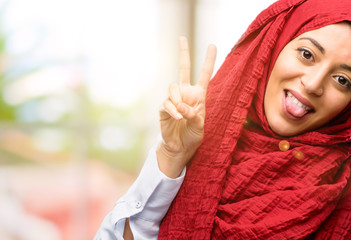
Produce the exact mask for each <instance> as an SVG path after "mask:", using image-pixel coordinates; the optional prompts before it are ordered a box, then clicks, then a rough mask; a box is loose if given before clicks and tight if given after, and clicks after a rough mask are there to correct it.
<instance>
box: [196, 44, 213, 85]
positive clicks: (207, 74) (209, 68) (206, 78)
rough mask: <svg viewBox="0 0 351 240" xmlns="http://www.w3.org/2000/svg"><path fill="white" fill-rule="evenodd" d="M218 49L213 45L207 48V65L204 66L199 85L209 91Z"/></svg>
mask: <svg viewBox="0 0 351 240" xmlns="http://www.w3.org/2000/svg"><path fill="white" fill-rule="evenodd" d="M216 55H217V48H216V46H215V45H213V44H211V45H209V46H208V48H207V52H206V59H205V63H204V65H203V66H202V69H201V73H200V77H199V81H198V85H200V86H201V87H203V88H204V89H205V90H206V89H207V86H208V83H209V82H210V79H211V76H212V73H213V68H214V64H215V61H216Z"/></svg>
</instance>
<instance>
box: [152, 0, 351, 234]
mask: <svg viewBox="0 0 351 240" xmlns="http://www.w3.org/2000/svg"><path fill="white" fill-rule="evenodd" d="M344 20H351V1H350V0H281V1H278V2H276V3H274V4H272V5H271V6H270V7H269V8H267V9H266V10H264V11H263V12H262V13H260V14H259V15H258V17H257V18H256V19H255V20H254V21H253V23H252V24H251V25H250V26H249V28H248V29H247V31H246V32H245V34H244V35H243V36H242V37H241V39H240V40H239V42H238V43H237V44H236V45H235V46H234V47H233V49H232V51H231V52H230V53H229V54H228V56H227V58H226V60H225V61H224V63H223V65H222V66H221V68H220V69H219V71H218V72H217V74H216V75H215V77H214V78H213V79H212V81H211V82H210V86H209V89H208V92H207V100H206V119H205V135H204V139H203V142H202V144H201V146H200V147H199V149H198V151H197V152H196V154H195V155H194V157H193V159H192V161H191V163H190V164H189V166H188V170H187V174H186V176H185V180H184V182H183V185H182V187H181V188H180V190H179V192H178V195H177V197H176V198H175V200H174V201H173V203H172V205H171V207H170V209H169V211H168V213H167V215H166V217H165V218H164V220H163V222H162V224H161V227H160V232H159V239H304V238H310V239H312V238H315V239H333V238H334V239H347V238H348V237H350V236H351V196H350V193H349V192H350V188H351V187H350V183H349V184H348V182H350V181H351V180H350V174H351V162H350V156H351V144H350V142H351V118H350V116H351V111H350V110H349V109H350V106H347V107H346V109H345V110H344V111H343V112H342V113H341V114H339V116H338V117H337V118H335V119H333V120H332V121H331V122H330V123H329V124H327V125H325V126H323V127H321V128H319V129H317V130H314V131H309V132H306V133H303V134H301V135H298V136H293V137H281V136H278V135H276V134H275V133H274V132H273V131H272V130H271V129H270V128H269V125H268V123H267V119H266V117H265V115H264V110H263V99H264V92H265V87H266V84H267V81H268V78H269V74H270V71H271V69H272V67H273V65H274V63H275V60H276V59H277V56H278V55H279V53H280V51H281V50H282V49H283V48H284V46H285V45H286V44H287V43H288V42H290V41H291V40H292V39H294V38H295V37H297V36H298V35H300V34H302V33H304V32H307V31H311V30H314V29H318V28H321V27H323V26H326V25H329V24H333V23H337V22H341V21H344ZM282 150H284V151H282ZM349 239H350V238H349Z"/></svg>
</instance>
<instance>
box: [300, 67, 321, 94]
mask: <svg viewBox="0 0 351 240" xmlns="http://www.w3.org/2000/svg"><path fill="white" fill-rule="evenodd" d="M326 76H327V74H326V73H325V71H323V70H321V69H319V70H318V69H317V70H316V71H311V72H310V73H309V74H305V75H304V76H302V77H301V78H300V79H301V84H302V86H303V87H304V89H305V90H306V92H307V93H308V94H312V95H315V96H318V97H320V96H322V95H323V92H324V80H325V79H326Z"/></svg>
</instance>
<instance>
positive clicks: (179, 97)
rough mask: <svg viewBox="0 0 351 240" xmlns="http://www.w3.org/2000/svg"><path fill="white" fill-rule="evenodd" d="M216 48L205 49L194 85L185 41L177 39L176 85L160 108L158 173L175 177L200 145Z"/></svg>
mask: <svg viewBox="0 0 351 240" xmlns="http://www.w3.org/2000/svg"><path fill="white" fill-rule="evenodd" d="M216 51H217V50H216V47H215V46H214V45H210V46H209V47H208V49H207V54H206V59H205V63H204V65H203V67H202V70H201V73H200V77H199V80H198V82H197V84H196V85H191V83H190V80H191V79H190V70H191V64H190V56H189V47H188V41H187V39H186V38H185V37H179V68H180V69H179V84H175V83H174V84H171V85H170V87H169V92H168V98H167V99H166V101H165V102H164V103H163V104H162V106H161V108H160V124H161V133H162V138H163V142H162V143H160V145H159V148H158V150H157V160H158V164H159V168H160V170H161V171H162V172H163V173H164V174H166V175H167V176H169V177H173V178H176V177H178V176H179V174H180V172H181V171H182V169H183V168H184V167H185V165H186V164H187V162H188V161H189V160H190V158H191V157H192V155H193V154H194V153H195V151H196V149H197V148H198V147H199V146H200V144H201V141H202V138H203V134H204V121H205V101H206V91H207V87H208V84H209V81H210V79H211V76H212V73H213V67H214V63H215V59H216Z"/></svg>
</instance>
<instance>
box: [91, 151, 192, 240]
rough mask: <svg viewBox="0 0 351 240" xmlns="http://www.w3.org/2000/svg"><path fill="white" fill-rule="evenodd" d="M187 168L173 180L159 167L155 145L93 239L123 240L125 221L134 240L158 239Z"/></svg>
mask: <svg viewBox="0 0 351 240" xmlns="http://www.w3.org/2000/svg"><path fill="white" fill-rule="evenodd" d="M185 172H186V169H185V168H184V170H183V171H182V173H181V175H180V176H179V177H178V178H176V179H172V178H169V177H167V176H166V175H164V174H163V173H162V172H161V171H160V170H159V168H158V163H157V156H156V146H154V147H152V149H151V150H150V152H149V155H148V157H147V159H146V161H145V163H144V166H143V168H142V169H141V172H140V174H139V176H138V178H137V179H136V181H135V182H134V183H133V185H132V186H131V187H130V189H129V190H128V191H127V193H126V194H125V195H124V196H122V197H121V198H120V199H119V200H118V201H117V203H116V205H115V207H114V208H113V210H112V211H111V212H109V213H108V214H107V216H106V217H105V219H104V221H103V222H102V224H101V226H100V228H99V230H98V232H97V233H96V236H95V238H94V240H117V239H118V240H122V239H123V232H124V225H125V220H126V218H129V225H130V228H131V230H132V233H133V236H134V239H135V240H139V239H157V236H158V232H159V226H160V223H161V221H162V219H163V217H164V216H165V214H166V213H167V211H168V208H169V206H170V205H171V203H172V201H173V199H174V197H175V196H176V194H177V192H178V190H179V188H180V186H181V184H182V183H183V180H184V176H185Z"/></svg>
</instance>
